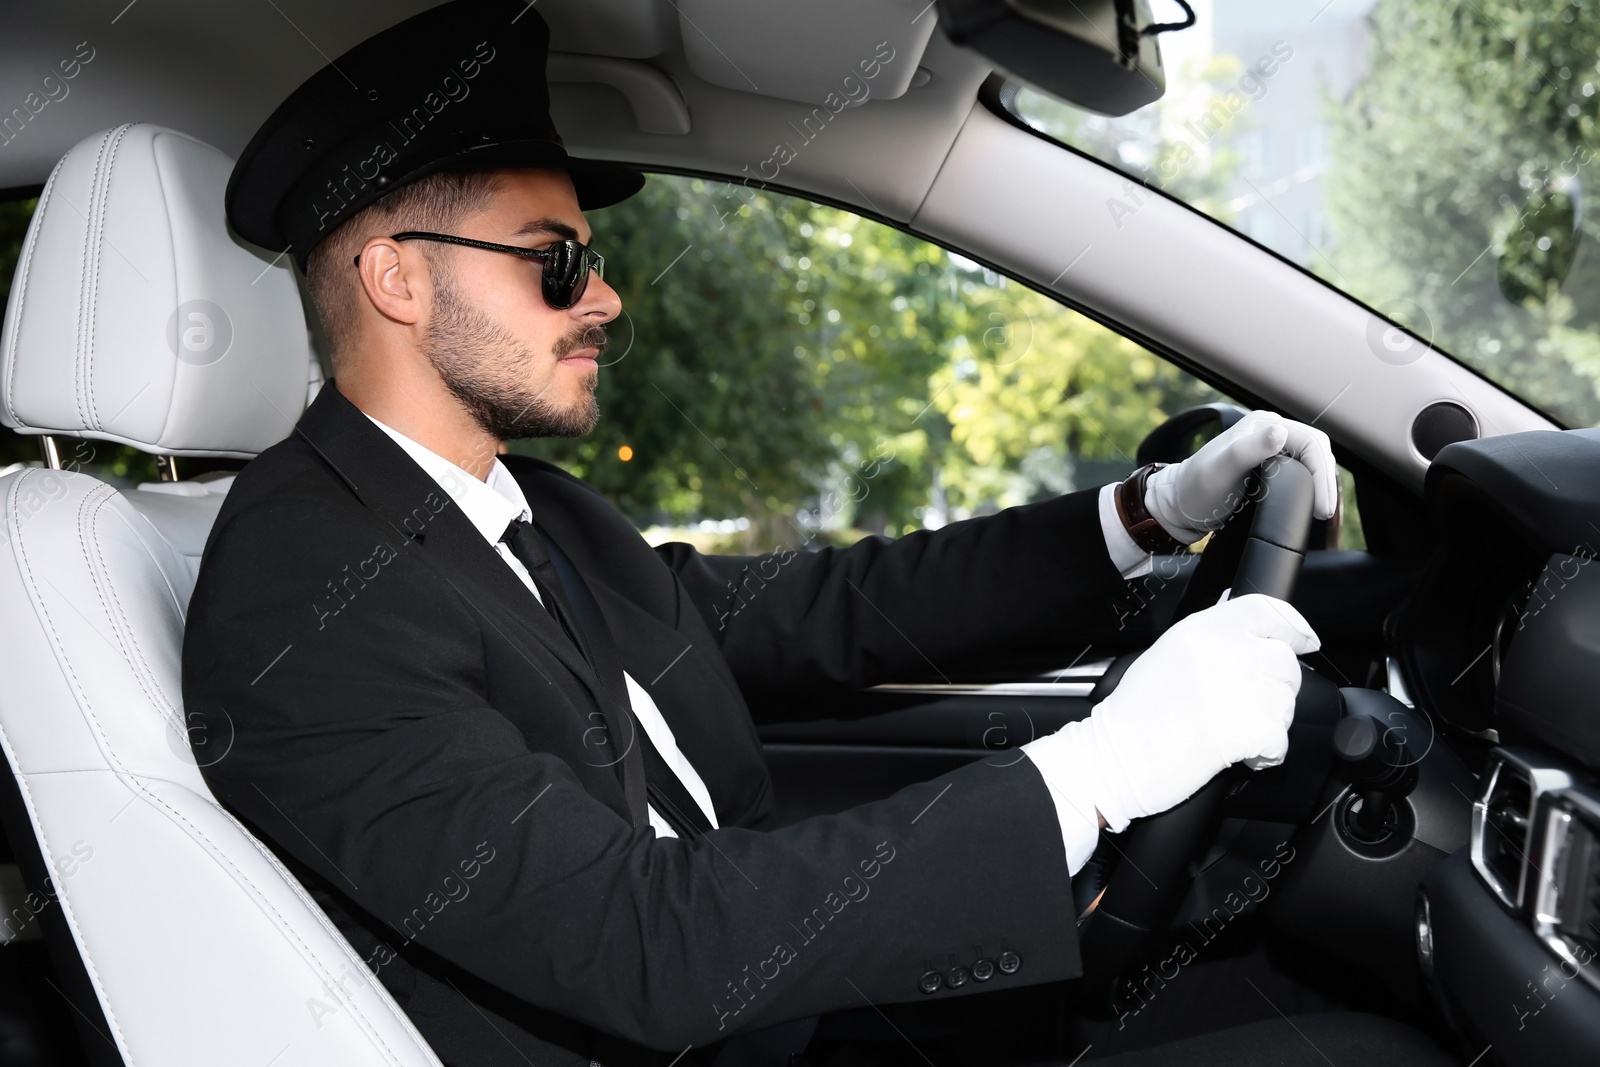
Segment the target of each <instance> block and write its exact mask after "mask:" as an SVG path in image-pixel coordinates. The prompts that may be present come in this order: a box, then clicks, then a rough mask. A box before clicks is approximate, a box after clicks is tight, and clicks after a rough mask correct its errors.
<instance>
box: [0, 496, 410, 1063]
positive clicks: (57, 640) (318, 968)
mask: <svg viewBox="0 0 1600 1067" xmlns="http://www.w3.org/2000/svg"><path fill="white" fill-rule="evenodd" d="M32 473H33V470H31V469H30V470H26V471H23V472H22V477H20V478H18V479H17V480H16V481H15V482H14V483H12V488H11V499H9V500H8V501H7V503H8V505H10V506H8V508H7V511H8V512H11V513H13V514H14V513H15V509H14V505H15V497H16V492H17V488H18V486H20V485H21V483H22V482H23V481H24V480H26V479H27V478H28V476H29V475H31V474H32ZM102 484H103V483H102ZM106 488H108V489H109V488H110V487H109V486H107V487H106ZM112 491H113V492H114V490H112ZM12 541H13V544H15V545H16V552H17V555H18V556H19V557H20V559H21V561H22V565H23V570H24V572H25V574H26V576H27V582H28V586H29V588H30V590H31V591H32V592H33V594H34V603H35V605H36V608H37V610H38V613H39V614H40V615H41V616H42V617H43V619H44V623H45V626H46V628H47V629H48V630H49V633H50V637H51V640H52V642H53V644H54V646H55V650H56V660H57V662H58V663H59V664H60V665H61V667H62V668H63V669H64V670H65V671H66V672H67V675H68V677H69V678H70V679H71V681H72V688H73V690H74V691H75V693H76V694H77V695H78V698H79V706H80V709H81V710H82V712H83V714H84V715H85V716H86V717H87V718H88V719H89V721H90V723H92V724H93V726H94V730H95V733H96V734H98V735H99V737H100V739H101V741H102V746H101V754H102V756H103V757H104V758H105V760H106V763H107V764H108V765H109V766H110V767H111V769H112V770H113V771H114V772H115V773H116V774H117V778H118V781H122V782H123V783H124V784H127V785H131V786H133V787H134V790H135V792H137V793H138V794H140V795H141V796H143V798H144V799H145V801H146V802H147V803H151V804H154V805H156V806H158V807H160V808H162V809H164V810H165V811H166V812H167V813H168V814H169V816H170V817H172V818H173V819H175V820H176V821H178V822H179V823H181V824H182V825H183V826H184V827H185V828H186V829H188V830H189V831H190V832H191V833H192V834H193V835H194V836H195V837H196V838H198V839H199V840H200V841H202V842H204V844H205V845H206V847H207V851H208V852H209V853H210V854H211V856H212V858H213V860H214V861H217V862H220V863H221V864H222V865H223V866H224V867H226V868H227V869H228V870H229V871H230V872H231V873H232V874H233V875H234V878H235V884H237V885H240V886H242V887H246V888H248V889H249V891H250V895H251V902H252V903H253V904H255V905H256V907H257V909H258V910H262V911H263V912H264V913H266V912H270V914H271V918H272V919H273V920H274V921H275V923H276V925H277V927H278V929H279V932H280V935H282V934H287V935H288V936H289V937H290V938H291V939H292V940H293V941H294V942H295V944H297V945H298V946H299V947H300V949H301V950H302V952H303V955H302V957H301V958H302V960H304V961H305V962H306V963H308V964H309V965H310V967H311V969H312V970H313V971H314V972H321V977H322V978H323V979H324V980H325V981H329V982H331V980H332V978H333V974H332V971H331V970H330V969H329V968H328V967H326V966H325V965H324V963H323V961H322V960H321V959H320V958H319V957H318V956H317V954H316V953H314V952H313V951H312V950H311V948H310V946H308V945H307V944H306V943H305V941H304V940H302V939H301V937H300V934H299V932H298V931H296V930H295V929H294V928H293V927H292V926H291V925H290V924H289V923H288V922H287V921H286V920H285V919H284V917H283V916H282V915H280V914H279V913H278V910H277V908H275V907H273V906H272V904H271V902H270V901H267V900H265V899H264V894H262V893H261V891H260V889H259V888H258V887H257V886H256V884H255V882H254V881H252V880H251V879H250V878H249V876H247V875H245V874H244V873H243V872H242V871H240V870H239V868H238V867H237V866H235V865H234V863H233V861H232V860H231V859H230V858H229V857H228V856H227V854H226V853H224V852H222V850H220V849H219V848H217V846H216V845H215V844H214V843H213V842H212V841H211V839H210V838H209V837H207V836H206V834H205V833H204V832H203V831H202V830H200V829H199V827H197V826H195V825H194V824H193V823H192V822H190V821H189V820H188V819H187V818H186V817H185V816H184V815H183V814H182V813H181V812H179V811H177V810H176V809H174V808H173V807H172V806H171V805H169V804H167V803H166V801H164V800H162V799H161V798H160V797H159V796H156V795H154V794H153V793H152V791H151V790H149V789H148V788H146V787H145V785H144V783H143V782H142V781H141V780H140V777H139V776H138V775H135V774H133V773H132V772H131V771H129V770H127V768H126V767H124V766H123V765H122V762H121V760H120V759H119V758H118V757H117V756H116V754H115V753H114V752H113V751H111V750H110V749H109V747H108V746H106V745H105V744H104V740H105V737H106V732H105V728H104V727H103V726H102V725H101V724H100V720H99V717H98V716H97V715H95V713H94V709H93V707H92V706H91V704H90V702H89V699H88V694H87V692H86V691H85V690H84V689H83V686H82V683H80V682H79V681H78V675H77V672H76V671H75V670H74V669H73V666H72V663H71V661H70V659H69V658H68V657H67V656H66V655H65V654H64V653H65V648H66V645H65V643H64V642H63V641H62V640H61V636H60V634H59V633H57V631H56V628H55V623H54V621H53V620H52V619H51V618H50V613H49V610H48V609H47V608H46V607H45V606H44V600H43V597H42V595H41V594H40V592H39V587H38V584H37V582H36V581H35V580H34V576H33V568H32V566H31V564H30V563H29V561H28V557H27V552H26V550H25V548H24V547H23V543H22V538H21V527H20V526H19V527H18V530H17V536H15V537H13V539H12ZM7 746H8V747H9V741H8V742H7ZM19 775H20V772H19ZM30 796H31V792H30ZM235 825H238V824H237V820H235ZM241 829H242V827H241ZM245 836H246V837H247V838H248V839H251V840H253V835H251V834H249V833H248V832H247V833H246V835H245ZM256 845H257V848H258V849H260V848H262V847H263V846H261V845H260V843H259V842H257V843H256ZM279 870H280V871H282V870H283V869H282V867H281V865H280V867H279ZM284 873H287V872H284ZM290 884H291V885H293V884H294V883H293V880H292V879H291V880H290ZM301 892H302V893H304V889H303V888H302V889H301ZM58 899H59V900H60V902H61V903H62V905H63V908H64V910H66V911H70V910H71V909H70V906H68V905H67V893H66V889H65V887H64V886H63V887H62V888H61V889H60V891H59V895H58ZM304 899H306V898H305V897H302V900H304ZM324 920H325V921H324V926H325V927H326V925H327V924H326V916H324ZM74 928H75V929H76V923H74ZM341 936H342V935H341ZM335 944H337V942H335ZM79 947H80V950H81V953H82V955H83V958H84V961H85V963H86V964H87V965H88V966H89V968H90V970H91V971H92V972H93V974H94V979H95V983H96V986H97V988H98V989H99V990H101V991H104V990H105V986H104V983H103V982H101V980H100V975H99V970H98V968H96V967H95V966H94V962H93V959H92V957H91V956H90V955H89V950H88V947H87V946H86V945H85V944H84V943H83V941H82V940H81V938H80V940H79ZM346 955H347V957H349V958H355V959H356V962H357V963H358V964H360V965H361V966H362V967H365V966H366V965H365V964H364V963H362V962H361V960H360V959H359V957H355V956H354V951H353V950H351V949H349V948H348V942H346ZM106 995H107V996H109V993H107V994H106ZM101 1007H102V1008H103V1009H104V1010H105V1012H106V1015H107V1020H108V1022H110V1023H111V1025H112V1026H113V1027H116V1023H115V1021H114V1013H113V1012H112V1011H111V1009H110V1007H109V1006H108V1005H107V1003H106V1000H105V998H104V997H102V999H101ZM346 1007H347V1010H349V1012H350V1013H351V1016H352V1017H353V1018H355V1019H358V1020H360V1022H361V1024H362V1029H363V1030H365V1031H366V1036H367V1037H368V1039H369V1040H370V1041H374V1042H376V1043H377V1044H378V1046H379V1047H380V1048H381V1049H382V1051H383V1053H384V1054H385V1055H386V1056H388V1058H389V1059H390V1061H391V1062H395V1063H398V1062H399V1060H398V1058H397V1057H396V1056H395V1054H394V1052H393V1050H391V1049H390V1048H389V1046H388V1043H387V1042H385V1041H384V1039H383V1037H382V1035H380V1034H378V1033H376V1032H375V1030H374V1027H373V1025H372V1021H371V1020H370V1019H368V1018H367V1015H366V1013H365V1012H363V1011H361V1010H360V1008H359V1007H358V1006H357V1005H355V1004H354V1003H350V1004H348V1005H346ZM390 1014H391V1015H393V1014H394V1010H393V1009H392V1008H391V1009H390ZM116 1029H117V1033H118V1034H119V1035H120V1034H121V1032H122V1031H121V1028H120V1027H116ZM126 1044H127V1042H126V1041H124V1042H123V1045H124V1047H125V1046H126Z"/></svg>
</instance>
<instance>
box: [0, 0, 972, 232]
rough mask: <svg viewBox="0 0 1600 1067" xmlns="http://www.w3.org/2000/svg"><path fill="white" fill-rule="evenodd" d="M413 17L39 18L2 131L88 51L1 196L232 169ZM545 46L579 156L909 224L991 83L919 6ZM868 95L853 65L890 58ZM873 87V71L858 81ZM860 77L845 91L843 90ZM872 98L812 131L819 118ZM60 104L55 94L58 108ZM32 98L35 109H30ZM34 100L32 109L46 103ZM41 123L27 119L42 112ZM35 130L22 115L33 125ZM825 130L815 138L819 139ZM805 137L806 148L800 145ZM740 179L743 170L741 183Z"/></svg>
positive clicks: (614, 8) (191, 1)
mask: <svg viewBox="0 0 1600 1067" xmlns="http://www.w3.org/2000/svg"><path fill="white" fill-rule="evenodd" d="M431 6H434V5H432V4H429V3H416V2H414V0H400V2H393V0H391V2H386V3H379V2H376V0H334V2H331V3H330V2H326V0H324V2H314V0H246V2H240V3H231V4H218V3H215V2H214V0H209V2H208V0H134V2H132V3H127V2H126V0H111V2H109V3H95V4H30V5H26V6H22V7H19V8H18V9H16V10H13V11H11V12H8V13H7V16H6V20H7V32H6V34H5V35H4V37H3V38H0V117H3V116H5V115H9V114H10V113H11V110H12V109H13V108H21V107H24V101H25V100H26V99H27V98H28V96H29V94H30V93H40V89H41V83H42V81H43V79H44V78H45V77H46V76H47V75H50V74H51V73H53V72H54V69H55V67H56V65H57V64H58V62H59V61H61V60H64V59H70V58H71V57H72V56H73V54H74V52H75V50H77V51H83V50H82V49H80V48H79V46H80V43H81V42H87V45H88V47H89V48H92V49H93V59H92V60H91V61H90V62H89V63H87V64H85V65H84V66H83V67H82V69H81V71H80V72H79V74H78V75H77V77H76V78H74V79H73V80H72V81H71V82H69V83H67V89H68V92H67V95H66V96H65V97H62V98H60V99H56V100H50V101H49V102H47V103H46V104H45V105H44V106H43V107H42V108H40V110H39V111H38V113H37V114H32V115H30V116H29V119H28V121H27V123H26V125H24V126H23V127H22V129H21V131H20V133H17V134H16V135H15V136H14V137H13V138H12V139H11V140H10V141H9V142H7V143H5V144H3V145H0V189H6V188H26V187H30V186H37V185H39V184H41V183H42V182H43V181H44V180H45V178H46V177H48V176H49V173H50V169H51V168H52V167H53V166H54V165H55V163H56V161H57V160H58V159H59V158H60V157H61V156H62V155H63V154H64V153H65V152H66V151H67V149H69V148H70V147H71V146H72V145H73V144H75V143H76V142H77V141H78V140H80V139H81V138H83V137H85V136H87V135H89V134H91V133H94V132H96V131H98V130H102V129H105V128H107V127H109V126H114V125H117V124H119V123H123V122H154V123H158V124H161V125H165V126H170V127H173V128H175V129H179V130H182V131H184V132H185V133H189V134H191V135H193V136H195V137H198V138H200V139H201V140H204V141H207V142H208V143H210V144H213V145H215V146H216V147H217V148H219V149H221V150H222V151H224V152H226V153H228V154H229V155H232V156H237V155H238V153H239V152H240V151H241V150H242V149H243V148H244V145H245V143H246V142H247V141H248V140H249V138H250V136H251V135H252V134H253V133H254V131H255V129H256V128H257V126H258V125H259V124H260V123H261V122H262V121H263V120H264V119H265V118H266V117H267V115H268V114H270V113H271V111H272V109H273V108H274V107H275V106H276V105H277V104H278V103H279V102H280V101H281V100H283V99H284V98H285V97H286V96H287V95H288V94H289V93H290V92H291V91H293V89H294V88H295V87H296V86H298V85H299V84H300V83H301V82H302V81H303V80H304V79H306V78H307V77H309V76H310V75H311V74H313V73H314V72H315V71H316V70H318V69H319V68H320V67H322V66H323V65H324V64H325V63H327V62H329V61H330V60H331V59H332V58H335V57H337V56H338V55H339V54H340V53H342V52H344V51H345V50H346V49H348V48H350V47H352V46H353V45H355V44H356V43H358V42H359V41H361V40H363V39H365V38H367V37H369V36H371V35H372V34H374V33H377V32H378V31H380V30H382V29H384V28H386V27H388V26H390V25H393V24H394V23H397V22H399V21H401V20H403V19H405V18H407V17H409V16H411V15H413V14H415V13H417V12H418V11H421V10H424V9H426V8H428V7H431ZM537 10H538V11H539V13H540V14H541V15H543V16H544V18H545V20H546V21H547V22H548V23H549V24H550V27H551V51H552V57H551V64H550V75H551V81H552V87H551V89H552V91H551V95H552V111H553V113H554V116H555V120H556V124H557V126H558V128H559V129H560V131H561V133H562V136H563V138H564V139H565V140H566V141H567V143H568V147H569V149H570V150H572V151H573V152H574V153H575V154H578V155H590V156H593V157H597V158H618V159H627V160H629V161H632V162H635V163H639V164H642V165H644V166H647V167H648V166H653V167H659V168H666V169H680V170H697V171H705V172H709V173H716V174H724V175H729V176H734V177H737V176H739V175H741V174H746V175H751V176H754V175H757V174H758V173H759V172H760V171H761V170H762V169H763V168H765V169H766V173H767V174H768V175H770V174H771V173H772V167H773V164H771V163H767V162H766V161H767V160H769V159H771V158H772V156H773V153H774V149H775V147H776V146H777V145H779V144H788V145H791V146H796V148H797V152H796V158H795V159H794V160H792V161H791V162H789V163H788V164H787V165H785V166H784V167H783V174H782V177H781V179H779V180H778V181H777V182H776V184H779V185H784V186H789V187H792V188H796V189H802V190H805V191H808V192H811V193H813V194H816V195H820V196H824V197H830V198H833V199H836V200H840V201H843V202H846V203H850V204H852V205H855V206H857V207H858V208H860V209H863V210H865V211H868V212H870V213H873V214H879V215H882V216H884V217H887V218H891V219H895V220H897V221H902V222H904V221H906V220H908V219H909V218H911V216H912V215H913V214H914V212H915V210H916V207H917V205H918V204H919V203H920V201H921V198H922V196H923V194H924V193H925V192H926V190H927V188H928V186H929V184H930V183H931V181H932V179H933V177H934V175H935V173H936V172H937V170H938V167H939V164H940V162H941V161H942V160H943V158H944V154H945V152H946V151H947V150H948V148H949V146H950V144H951V143H952V141H953V140H954V137H955V135H956V133H957V131H958V130H959V129H960V127H961V124H962V122H963V121H964V119H965V118H966V116H967V114H968V112H969V111H970V110H971V108H972V106H973V101H974V98H975V95H976V90H977V87H978V86H979V84H981V82H982V81H983V78H984V77H985V76H986V75H987V74H988V73H989V69H988V66H987V65H986V64H985V63H984V62H983V61H982V60H980V59H979V58H978V57H976V56H973V55H972V54H971V53H967V52H964V51H962V50H959V49H956V48H955V47H953V46H951V45H950V44H949V43H948V42H946V41H945V40H944V38H943V35H942V34H937V33H935V21H936V20H935V15H934V12H933V11H932V8H931V5H930V4H928V3H927V0H812V2H810V3H806V4H795V3H793V2H792V0H540V2H539V3H538V7H537ZM884 42H887V45H888V49H891V50H892V59H889V60H888V61H887V62H883V63H882V64H881V65H880V67H879V68H878V73H877V74H876V76H875V77H874V78H872V79H870V80H864V79H863V77H862V72H861V70H860V69H859V65H860V64H861V63H862V62H863V61H871V60H873V59H874V57H875V56H882V55H884V54H886V52H885V50H883V49H882V48H881V47H880V46H881V44H882V43H884ZM869 69H870V68H869ZM851 78H854V79H855V80H854V81H853V82H849V81H847V79H851ZM863 85H864V86H865V88H866V91H867V92H868V93H869V96H868V98H867V100H866V103H865V104H864V105H863V106H860V107H849V108H847V109H846V110H845V112H844V114H843V115H841V116H840V118H843V119H846V120H847V121H829V122H828V123H827V124H826V127H825V128H823V130H822V132H821V133H820V134H819V133H814V132H811V131H810V130H808V129H807V128H806V127H805V120H806V118H807V117H808V116H812V114H813V109H814V108H816V107H818V106H823V107H824V114H825V115H827V117H828V118H829V119H830V120H832V119H833V116H832V115H830V114H828V113H827V109H826V105H825V103H824V102H825V100H826V99H827V97H828V94H829V93H830V92H838V93H839V94H840V95H839V96H838V97H835V98H834V106H838V104H839V103H840V102H842V100H843V99H844V98H845V97H846V96H848V95H851V94H854V95H860V93H861V91H862V90H861V88H860V87H861V86H863ZM56 93H57V94H59V89H57V90H56ZM41 96H42V94H41ZM41 96H35V97H34V100H35V101H38V100H39V99H40V98H41ZM35 106H37V105H35ZM24 113H25V114H26V113H27V112H26V110H25V111H24ZM821 126H823V123H822V122H820V121H819V120H817V119H815V118H814V119H813V122H812V124H811V130H815V129H816V128H818V127H821ZM808 133H810V139H809V140H808V139H807V134H808ZM747 168H748V169H747Z"/></svg>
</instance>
